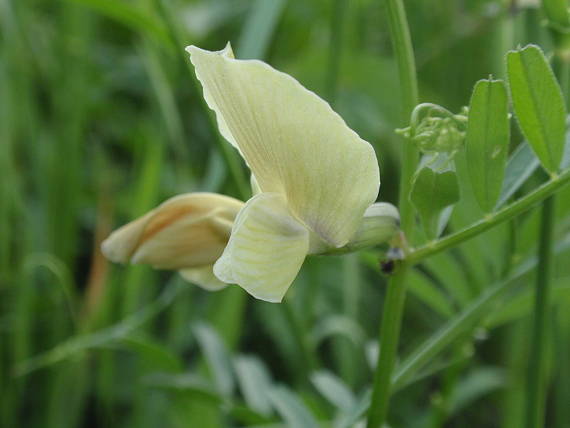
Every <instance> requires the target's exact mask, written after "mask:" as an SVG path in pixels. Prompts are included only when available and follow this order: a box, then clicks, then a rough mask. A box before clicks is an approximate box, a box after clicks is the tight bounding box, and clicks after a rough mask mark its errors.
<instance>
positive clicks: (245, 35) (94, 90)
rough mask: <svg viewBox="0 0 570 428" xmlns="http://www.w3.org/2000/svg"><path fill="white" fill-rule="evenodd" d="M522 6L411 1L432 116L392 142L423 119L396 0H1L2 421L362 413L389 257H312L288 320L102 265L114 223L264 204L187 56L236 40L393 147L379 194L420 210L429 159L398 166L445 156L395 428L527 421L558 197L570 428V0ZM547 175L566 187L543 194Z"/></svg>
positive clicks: (166, 279)
mask: <svg viewBox="0 0 570 428" xmlns="http://www.w3.org/2000/svg"><path fill="white" fill-rule="evenodd" d="M506 3H508V2H489V1H487V0H476V1H472V2H447V3H445V4H441V5H439V4H436V2H420V1H410V2H405V8H406V12H407V15H408V19H409V22H410V28H411V31H412V34H411V36H412V41H413V43H414V52H413V53H414V55H413V57H414V58H415V59H416V60H417V71H418V73H417V74H418V78H419V82H418V83H419V85H418V87H419V94H420V99H421V100H429V101H430V103H424V104H420V105H419V106H418V107H417V108H416V110H415V111H416V112H417V113H418V114H417V116H416V117H415V119H412V121H411V123H410V124H409V125H410V126H409V127H408V128H406V130H405V132H404V135H406V136H407V137H409V138H411V139H412V141H403V140H402V139H401V137H400V136H398V135H395V133H394V132H393V131H394V129H396V128H400V127H402V126H406V125H407V124H404V123H402V121H401V117H400V112H401V110H402V107H404V110H406V111H407V110H408V109H411V108H412V107H414V106H413V105H409V104H410V99H412V98H413V97H414V93H415V87H414V86H413V85H410V84H408V85H407V86H406V87H404V88H403V90H402V88H400V87H399V85H398V79H399V76H400V75H401V73H399V72H398V67H397V64H396V61H395V60H394V53H395V51H393V50H392V49H390V47H389V43H390V40H389V39H390V37H391V36H390V33H389V30H388V27H389V26H388V25H387V14H386V13H385V11H383V10H382V7H381V6H380V4H379V3H378V2H373V1H368V0H363V1H359V2H350V1H334V2H331V1H329V0H317V1H314V2H293V1H289V2H286V1H281V0H280V1H263V0H243V1H242V0H240V1H233V0H189V1H181V0H156V1H150V0H133V1H107V0H65V1H60V2H50V1H46V0H28V1H26V2H23V1H18V0H6V1H4V2H3V3H2V5H1V6H0V10H1V13H0V22H1V25H0V94H1V96H0V171H2V180H0V344H1V345H0V396H1V399H0V426H2V427H4V426H6V427H12V426H19V427H25V428H37V427H41V428H55V427H57V428H78V427H88V426H105V427H110V428H114V427H121V428H123V427H125V428H154V427H157V426H161V427H165V428H188V427H204V428H210V427H212V428H218V427H230V426H244V427H247V426H250V427H283V428H285V427H287V426H295V427H312V426H314V427H317V426H320V427H334V428H340V427H343V428H349V427H354V426H360V425H361V424H362V423H363V422H364V419H365V418H366V415H367V412H368V409H369V406H370V403H371V397H372V394H371V387H372V378H373V371H374V367H375V363H376V362H377V361H378V354H379V352H381V350H379V347H378V326H377V324H378V321H379V319H380V317H381V316H382V314H383V313H384V309H383V305H382V303H383V302H385V301H386V295H387V292H388V291H389V288H390V287H391V286H392V284H393V283H390V285H388V281H387V279H386V276H383V275H382V274H381V272H380V271H381V269H380V264H379V259H382V260H383V261H384V262H385V263H384V264H383V266H384V269H383V270H384V271H385V272H384V273H387V272H388V271H389V269H388V268H389V265H390V264H389V263H386V262H389V260H385V258H386V252H385V251H383V249H382V251H381V250H380V249H379V248H374V247H371V248H370V249H367V250H364V251H361V252H360V253H359V254H350V255H344V256H330V257H310V258H309V259H308V260H307V262H306V264H305V266H304V267H303V269H302V271H301V273H300V276H299V278H298V279H297V281H296V283H295V284H294V286H293V287H292V288H291V290H290V292H289V293H288V295H287V301H286V304H285V305H282V306H276V305H272V304H268V303H264V302H259V301H254V300H252V299H251V298H249V297H248V295H247V294H246V293H245V292H243V290H241V289H239V288H238V287H229V288H228V289H225V290H223V291H220V292H216V293H209V292H206V291H204V290H202V289H199V288H198V287H195V286H194V285H191V284H187V283H185V282H184V281H183V280H182V278H181V277H180V276H179V275H177V274H176V273H170V272H158V271H155V270H152V269H151V268H149V267H147V266H115V265H111V264H109V263H108V262H107V261H105V260H104V259H103V258H102V256H101V254H100V251H99V246H100V243H101V241H102V239H104V238H105V237H106V236H107V235H108V234H109V233H110V231H111V230H113V229H115V228H116V227H118V226H120V225H122V224H124V223H126V222H127V221H130V220H132V219H133V218H134V217H136V216H138V215H141V214H143V213H145V212H146V211H148V210H149V209H151V208H152V207H154V206H156V205H157V204H158V203H160V202H161V201H163V200H165V199H167V198H169V197H171V196H174V195H175V194H178V193H184V192H192V191H213V192H219V193H224V194H228V195H234V196H240V197H242V198H243V199H246V198H247V197H248V196H249V193H250V190H249V186H248V183H247V179H246V176H245V171H246V168H245V165H243V163H242V162H241V160H240V157H239V154H237V153H236V152H235V150H234V149H233V148H232V147H230V146H229V145H228V144H227V143H225V142H224V141H223V140H222V139H221V137H220V135H219V131H218V130H217V127H216V125H215V121H214V120H212V119H213V118H212V116H211V112H210V111H209V110H208V109H207V108H206V106H205V105H204V101H203V98H202V96H201V89H200V88H199V86H197V85H196V82H195V77H194V72H193V69H192V67H191V66H190V63H189V61H188V59H187V56H186V54H185V53H184V50H183V49H184V47H185V46H186V45H188V44H195V45H198V46H201V47H204V48H207V49H220V48H222V47H223V46H224V45H225V44H226V42H227V41H231V42H232V44H233V45H234V47H235V48H236V53H237V56H238V57H245V58H257V59H263V60H265V61H267V62H269V63H270V64H271V65H273V66H274V67H276V68H278V69H280V70H283V71H285V72H287V73H289V74H291V75H292V76H294V77H295V78H297V79H298V80H299V81H301V82H302V83H303V84H304V85H305V86H307V87H308V88H309V89H310V90H313V91H315V92H316V93H317V94H319V95H320V96H324V97H325V98H326V99H327V100H329V101H331V103H332V105H333V106H334V109H335V110H336V111H338V112H339V113H341V116H342V117H343V118H344V119H345V120H346V121H347V123H348V124H349V125H350V126H351V127H352V128H353V129H354V130H355V131H357V132H358V133H359V134H360V135H361V136H362V137H363V138H365V139H366V140H368V141H370V142H371V143H372V144H373V145H374V148H375V150H376V152H377V155H378V158H379V161H380V167H381V168H380V169H381V174H382V189H381V193H380V196H379V200H382V201H389V202H392V203H396V202H397V194H398V190H399V189H400V186H401V185H402V184H404V183H399V182H398V179H397V176H398V173H399V171H400V170H401V167H402V166H405V164H406V163H408V164H409V163H410V162H408V161H407V160H404V161H400V151H401V149H402V148H403V147H405V148H406V149H408V148H411V150H410V151H412V152H413V151H414V150H417V149H419V150H420V151H421V152H422V154H423V155H424V159H423V161H422V164H421V167H419V168H418V166H419V165H416V164H415V163H414V164H413V165H412V167H411V168H410V169H409V174H410V175H413V174H414V172H415V177H414V183H413V187H412V193H411V195H406V196H411V201H412V202H413V204H414V205H413V206H414V210H412V212H411V215H410V218H412V220H419V222H421V227H422V228H424V231H425V233H423V234H422V233H416V232H418V230H419V226H420V224H416V222H415V221H411V222H410V224H411V226H412V229H415V231H414V232H413V233H410V234H408V235H407V236H406V237H405V238H406V239H405V240H404V239H403V237H399V238H400V240H395V241H394V244H395V245H401V246H402V249H404V250H406V251H407V252H408V254H407V259H406V260H407V261H408V262H409V264H410V265H411V266H410V267H409V270H408V273H407V276H406V281H405V284H406V285H407V291H409V293H407V299H406V306H405V312H404V316H403V324H402V328H401V340H400V346H399V347H397V349H398V355H397V358H396V366H395V369H394V372H393V374H392V376H391V377H390V378H391V381H392V385H393V388H392V389H393V391H392V395H393V394H394V393H395V394H397V395H395V396H394V395H393V399H392V400H391V401H390V404H389V407H388V409H389V413H388V422H387V425H389V426H391V427H393V428H398V427H418V428H423V427H427V426H429V427H431V428H443V427H444V426H446V427H455V426H461V427H471V426H473V427H481V426H484V427H489V428H498V427H499V426H503V425H500V424H502V423H503V422H504V425H505V427H508V428H515V427H516V428H519V427H520V426H521V425H522V424H523V423H524V415H525V407H526V404H525V402H524V397H525V396H526V394H527V391H526V386H525V382H524V381H525V380H526V378H527V371H526V370H527V368H526V361H527V360H528V358H529V355H530V352H529V350H530V349H532V346H533V344H532V343H530V339H529V336H530V335H529V328H528V325H529V320H530V316H531V314H532V312H533V305H532V300H533V296H534V293H533V290H532V288H531V284H532V283H533V277H534V276H535V275H536V268H537V264H538V257H537V254H536V243H537V242H538V241H539V239H540V231H539V228H538V225H539V222H540V216H539V215H537V210H536V209H535V207H536V206H538V205H539V204H540V203H541V202H542V201H543V200H544V198H545V197H547V196H550V195H553V194H557V199H558V201H557V202H558V204H557V210H556V212H555V213H554V214H553V216H554V220H553V224H554V227H555V235H554V236H555V239H556V242H555V249H554V253H553V255H552V260H553V262H554V272H553V281H552V285H553V287H552V299H550V301H549V302H548V306H547V309H548V315H549V318H548V320H549V321H548V322H549V324H548V328H547V330H546V331H547V335H548V338H549V339H550V344H549V345H548V348H547V352H546V354H545V358H546V359H547V365H546V366H547V373H546V375H547V376H546V377H545V379H546V381H545V391H548V394H549V396H548V401H547V406H546V408H545V414H546V420H547V422H546V423H547V425H545V426H548V427H552V428H566V424H567V421H568V406H567V403H568V402H570V388H568V382H567V380H566V379H567V378H568V370H569V369H568V364H567V362H568V358H569V356H568V352H569V351H568V350H569V349H570V328H569V326H570V322H569V315H568V311H565V310H564V308H565V307H567V306H568V304H569V303H570V292H569V290H570V288H569V284H570V279H569V278H570V266H568V263H567V260H568V257H569V255H570V221H569V216H570V190H569V188H568V185H567V183H568V182H569V181H570V172H569V170H568V168H569V167H570V143H569V142H568V141H570V135H569V134H568V133H567V132H566V124H565V120H566V110H565V108H564V105H563V101H562V100H563V97H562V96H561V92H560V90H561V89H562V95H566V96H567V95H568V94H567V93H568V86H567V84H568V74H569V73H568V64H564V56H563V53H564V49H565V45H564V40H565V37H564V31H566V29H567V26H568V10H567V8H566V6H567V3H566V2H565V1H545V2H543V9H544V12H545V13H544V15H541V14H540V13H538V11H537V10H536V9H532V8H528V7H527V6H525V5H522V4H521V5H519V8H517V9H516V10H513V9H510V8H508V7H507V6H508V5H507V4H506ZM521 3H522V2H521ZM543 17H546V18H547V21H548V22H547V24H548V25H547V26H543V25H542V22H541V21H542V19H543ZM335 30H339V31H335ZM552 35H554V36H555V37H554V38H552V37H551V36H552ZM551 38H552V40H551ZM527 43H536V44H538V45H540V46H541V47H542V49H544V52H545V53H544V54H543V53H542V51H540V49H539V48H538V47H536V46H533V45H531V46H529V47H526V48H524V49H519V50H516V51H512V52H511V53H509V54H508V57H507V65H508V69H507V72H508V73H507V74H506V75H505V74H504V70H503V69H504V65H505V64H504V62H505V61H504V54H505V52H507V51H509V50H511V49H515V48H516V47H517V45H523V46H524V45H526V44H527ZM551 55H552V67H553V69H554V71H555V72H556V75H557V79H555V78H554V74H553V73H552V71H551V69H550V66H549V65H548V64H549V60H550V58H551ZM547 59H548V60H547ZM565 70H566V71H565ZM490 73H492V74H493V75H494V76H499V77H501V78H503V79H504V80H505V81H506V82H508V91H509V93H510V96H511V101H512V104H513V105H512V107H513V111H512V112H513V113H514V115H515V116H516V120H517V122H518V123H519V125H520V129H521V130H522V134H523V135H520V133H519V132H518V130H517V129H516V128H514V127H513V129H512V131H513V132H512V134H511V135H509V132H508V128H507V124H508V118H507V113H508V111H507V108H508V106H507V103H506V101H505V94H504V92H505V90H504V84H503V83H500V81H497V80H483V81H479V79H481V78H485V77H486V76H489V74H490ZM407 74H408V75H409V74H410V70H408V73H407ZM557 80H558V82H559V83H557ZM477 81H479V83H477V84H476V86H475V90H474V92H473V93H472V94H471V90H472V88H473V85H474V83H475V82H477ZM565 82H566V83H565ZM408 83H409V82H408ZM558 85H560V87H559V86H558ZM410 95H411V96H410ZM470 100H471V101H470ZM435 103H438V104H441V105H445V106H448V108H449V110H447V109H444V108H443V107H440V106H439V105H436V104H435ZM467 104H470V106H469V110H466V109H465V108H464V106H466V105H467ZM451 112H459V113H458V114H454V113H451ZM404 145H406V146H404ZM508 147H512V148H513V150H512V152H511V153H509V151H508ZM496 153H498V156H494V154H496ZM507 159H508V160H507ZM411 160H412V161H414V159H413V156H412V157H411ZM505 164H506V165H505ZM540 164H542V165H543V166H544V167H545V168H546V169H547V170H548V171H549V172H551V173H556V174H557V175H554V174H552V176H551V177H550V178H549V179H548V180H547V181H546V182H544V179H543V177H542V175H541V174H539V173H538V172H537V170H538V169H539V165H540ZM407 184H412V183H411V182H410V183H407ZM404 187H405V186H404ZM444 233H445V234H444ZM442 234H443V236H441V235H442ZM424 235H426V236H424ZM425 237H428V238H430V239H432V240H431V241H429V242H428V241H425V239H424V238H425ZM406 243H407V245H406ZM402 252H403V251H392V252H391V253H389V254H397V255H401V254H402ZM339 257H342V259H340V258H339ZM396 265H398V263H396ZM396 271H397V266H396ZM359 424H360V425H359Z"/></svg>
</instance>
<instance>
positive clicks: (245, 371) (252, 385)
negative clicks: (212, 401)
mask: <svg viewBox="0 0 570 428" xmlns="http://www.w3.org/2000/svg"><path fill="white" fill-rule="evenodd" d="M234 367H235V370H236V374H237V380H238V383H239V386H240V391H241V393H242V394H243V397H244V398H245V402H246V403H247V405H248V406H249V407H251V408H252V409H254V410H256V411H258V412H259V413H261V414H264V415H269V414H271V410H272V406H271V400H270V399H269V391H270V390H271V388H272V385H271V377H270V375H269V373H268V371H267V369H266V368H265V366H264V365H263V363H262V362H261V361H260V360H259V359H258V358H256V357H248V356H239V357H237V358H235V360H234Z"/></svg>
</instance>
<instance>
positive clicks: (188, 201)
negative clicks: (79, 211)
mask: <svg viewBox="0 0 570 428" xmlns="http://www.w3.org/2000/svg"><path fill="white" fill-rule="evenodd" d="M243 205H244V203H243V202H241V201H238V200H237V199H234V198H231V197H229V196H225V195H220V194H217V193H208V192H196V193H185V194H181V195H177V196H174V197H172V198H169V199H167V200H166V201H164V202H163V203H162V204H160V205H159V206H158V207H156V208H154V209H153V210H151V211H149V212H148V213H146V214H145V215H143V216H142V217H139V218H138V219H136V220H133V221H131V222H129V223H127V224H125V225H124V226H122V227H120V228H119V229H117V230H115V231H114V232H113V233H111V235H109V237H108V238H107V239H105V240H104V241H103V243H102V244H101V251H102V253H103V255H104V256H105V257H106V258H107V259H109V260H111V261H112V262H115V263H128V262H132V263H136V262H137V261H139V260H140V259H142V258H144V257H143V255H144V253H147V252H148V251H146V249H147V246H148V245H149V243H145V242H141V238H142V236H143V234H144V233H145V229H146V228H147V226H148V225H149V224H150V223H152V221H153V219H155V217H156V216H159V215H161V214H164V213H165V212H167V211H170V210H173V211H176V210H177V209H180V208H181V207H184V206H196V207H197V209H198V210H199V211H200V212H201V213H200V214H198V215H197V216H196V215H194V216H193V218H194V219H195V220H196V221H198V220H200V219H202V218H204V217H211V213H215V212H220V211H227V212H230V211H233V212H237V211H239V210H240V209H241V207H242V206H243ZM217 221H220V222H222V221H223V218H221V219H219V220H217ZM216 226H218V228H219V229H220V233H222V232H223V231H226V232H227V230H228V228H229V227H228V225H225V224H222V223H220V224H219V225H218V224H216ZM170 227H171V225H167V226H166V229H169V228H170ZM164 231H165V230H164V229H163V230H161V231H159V232H158V234H156V235H155V236H154V238H155V239H156V237H157V236H161V235H163V234H164ZM228 234H229V233H228ZM151 240H152V238H151ZM151 244H152V243H151Z"/></svg>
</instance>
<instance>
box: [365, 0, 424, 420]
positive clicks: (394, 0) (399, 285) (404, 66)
mask: <svg viewBox="0 0 570 428" xmlns="http://www.w3.org/2000/svg"><path fill="white" fill-rule="evenodd" d="M385 5H386V11H387V15H388V22H389V28H390V35H391V38H392V46H393V48H394V53H395V55H396V61H397V63H398V72H399V77H400V88H401V92H402V93H401V95H402V96H401V99H402V124H406V123H407V122H408V120H409V118H410V115H411V113H412V111H413V109H414V107H415V106H416V104H418V83H417V80H416V65H415V60H414V51H413V48H412V40H411V37H410V30H409V28H408V21H407V18H406V11H405V9H404V4H403V2H402V0H385ZM401 141H402V144H403V153H402V166H401V173H400V195H399V199H400V216H401V222H402V230H403V231H404V233H406V234H407V236H408V237H411V236H412V233H413V228H414V211H413V208H412V206H411V204H410V202H409V200H408V195H409V193H410V187H411V182H412V180H411V178H412V175H413V173H414V170H415V168H416V165H417V161H418V152H417V149H416V147H415V146H414V145H413V144H410V143H409V142H407V141H404V140H401ZM407 270H408V267H407V263H404V264H403V265H402V266H401V268H400V269H399V271H398V272H396V274H395V275H394V276H393V277H392V278H391V279H390V281H389V282H388V293H387V295H386V300H385V302H384V311H383V314H382V321H381V325H380V336H379V341H380V355H379V358H378V365H377V367H376V371H375V374H374V386H373V390H372V399H371V400H372V401H371V405H370V408H369V411H368V425H367V426H368V428H378V427H381V426H382V425H383V424H384V421H385V420H386V416H387V413H388V403H389V401H390V395H391V381H392V370H393V369H394V362H395V360H396V354H397V351H398V342H399V339H400V327H401V323H402V314H403V311H404V303H405V297H406V273H407Z"/></svg>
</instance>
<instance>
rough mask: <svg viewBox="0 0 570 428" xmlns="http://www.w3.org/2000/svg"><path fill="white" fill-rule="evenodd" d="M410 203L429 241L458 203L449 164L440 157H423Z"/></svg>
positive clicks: (457, 189) (453, 172)
mask: <svg viewBox="0 0 570 428" xmlns="http://www.w3.org/2000/svg"><path fill="white" fill-rule="evenodd" d="M410 201H411V202H412V204H413V205H414V206H415V208H416V210H417V211H418V213H419V215H420V218H421V220H422V225H423V228H424V231H425V233H426V235H427V237H428V238H429V239H435V238H437V237H438V236H439V235H440V234H441V232H442V231H443V228H444V227H445V224H446V223H447V220H448V219H449V215H450V214H451V212H450V209H451V207H452V206H453V204H455V203H456V202H457V201H459V184H458V182H457V176H456V173H455V170H454V166H453V161H451V160H449V159H448V158H447V156H445V155H444V154H439V155H436V156H435V157H432V156H429V155H428V156H425V157H424V159H423V160H422V165H421V166H420V168H419V170H418V171H417V172H416V174H415V177H414V182H413V183H412V191H411V192H410Z"/></svg>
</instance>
